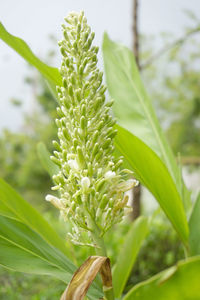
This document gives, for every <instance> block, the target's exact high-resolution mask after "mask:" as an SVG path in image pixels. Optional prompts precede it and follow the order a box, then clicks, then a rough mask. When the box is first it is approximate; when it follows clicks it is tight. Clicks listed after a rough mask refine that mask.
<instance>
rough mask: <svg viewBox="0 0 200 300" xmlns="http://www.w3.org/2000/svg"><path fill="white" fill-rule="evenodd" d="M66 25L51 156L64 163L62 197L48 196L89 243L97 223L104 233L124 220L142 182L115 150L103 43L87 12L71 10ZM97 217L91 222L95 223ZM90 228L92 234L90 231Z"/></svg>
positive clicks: (77, 239) (78, 238) (58, 180)
mask: <svg viewBox="0 0 200 300" xmlns="http://www.w3.org/2000/svg"><path fill="white" fill-rule="evenodd" d="M65 20H66V22H67V23H68V24H69V25H62V28H63V36H64V38H63V40H62V41H60V42H59V46H60V51H61V54H62V57H63V60H62V65H61V68H60V73H61V76H62V86H61V87H57V91H58V101H59V107H58V108H57V113H58V116H59V119H57V120H56V124H57V127H58V138H59V141H60V142H59V143H58V142H56V141H53V144H54V147H55V148H56V151H54V156H52V157H51V158H52V160H53V161H54V162H55V163H56V164H57V165H58V166H59V167H60V171H59V173H58V174H56V175H54V176H53V181H54V182H55V186H54V187H52V190H57V191H59V195H60V197H59V198H57V197H54V196H52V195H47V197H46V200H47V201H50V202H52V204H54V205H55V206H56V207H57V208H58V209H59V210H60V211H61V214H62V216H63V217H64V218H65V219H67V220H70V221H71V223H72V225H73V226H72V233H71V234H70V235H71V238H72V241H73V242H74V243H78V244H81V243H82V244H88V243H89V241H91V233H92V231H93V228H92V226H91V224H92V223H93V224H95V226H96V227H97V228H98V230H99V233H100V235H102V236H103V234H104V233H105V232H106V231H107V230H108V229H109V228H110V227H111V226H112V225H114V224H116V223H118V222H120V221H121V220H122V218H123V216H124V214H125V211H126V209H127V207H128V205H127V202H128V196H127V195H125V192H126V191H128V190H130V189H131V188H132V187H134V186H135V185H136V184H137V182H136V180H134V179H128V178H130V173H131V172H130V171H129V170H121V169H120V167H121V165H122V162H123V161H122V158H115V157H114V155H113V151H114V146H113V138H114V137H115V135H116V134H117V131H116V130H115V129H114V127H113V126H114V124H115V122H116V121H115V120H114V119H113V117H112V116H111V114H110V110H111V106H112V104H113V102H112V101H110V102H106V101H105V91H106V87H105V86H104V85H103V83H102V77H103V74H102V72H100V71H99V69H98V68H97V53H98V47H95V46H92V41H93V39H94V32H91V29H90V27H89V26H88V24H87V19H86V17H85V16H84V13H83V12H80V13H70V14H69V16H68V17H67V18H66V19H65ZM91 220H92V222H91ZM85 233H87V235H86V234H85Z"/></svg>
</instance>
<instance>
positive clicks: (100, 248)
mask: <svg viewBox="0 0 200 300" xmlns="http://www.w3.org/2000/svg"><path fill="white" fill-rule="evenodd" d="M87 219H88V225H89V227H90V228H92V229H93V231H92V233H91V234H92V238H93V241H94V243H95V244H96V246H97V247H96V249H95V250H96V254H97V255H99V256H106V257H107V252H106V247H105V244H104V239H103V237H101V236H100V229H99V228H98V226H97V225H96V223H95V222H94V221H93V220H92V218H91V216H90V215H89V214H88V218H87ZM104 296H105V299H106V300H114V299H115V297H114V291H113V287H112V288H111V289H109V290H107V291H106V290H104Z"/></svg>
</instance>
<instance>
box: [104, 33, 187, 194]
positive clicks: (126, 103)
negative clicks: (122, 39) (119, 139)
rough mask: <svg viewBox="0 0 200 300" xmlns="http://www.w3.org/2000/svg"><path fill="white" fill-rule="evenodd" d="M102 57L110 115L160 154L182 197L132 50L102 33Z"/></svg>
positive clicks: (178, 176) (170, 158)
mask: <svg viewBox="0 0 200 300" xmlns="http://www.w3.org/2000/svg"><path fill="white" fill-rule="evenodd" d="M103 57H104V67H105V73H106V83H107V86H108V91H109V94H110V96H111V97H112V98H113V99H114V100H115V102H114V114H115V116H116V118H117V120H118V123H119V125H121V126H123V127H124V128H126V129H127V130H129V131H130V132H132V133H133V134H134V135H135V136H137V137H138V138H139V139H140V140H142V141H143V142H144V143H145V144H146V145H147V146H148V147H149V148H151V149H152V150H153V151H154V152H155V153H156V154H157V155H158V156H159V157H160V159H161V160H162V161H163V162H164V164H165V165H166V166H167V168H168V170H169V172H170V174H171V176H172V178H173V179H174V182H175V183H176V185H178V190H179V193H180V195H181V196H183V195H182V188H181V185H180V180H179V178H180V174H179V169H178V167H177V164H176V161H175V158H174V156H173V153H172V151H171V148H170V147H169V145H168V143H167V140H166V138H165V136H164V134H163V131H162V129H161V127H160V124H159V122H158V119H157V117H156V114H155V112H154V109H153V107H152V104H151V101H150V99H149V97H148V95H147V93H146V91H145V88H144V86H143V83H142V81H141V78H140V74H139V72H138V68H137V65H136V63H135V59H134V56H133V53H132V51H130V50H129V49H128V48H126V47H124V46H122V45H120V44H118V43H115V42H113V41H111V40H110V39H109V37H108V35H107V34H105V35H104V41H103ZM182 198H183V197H182Z"/></svg>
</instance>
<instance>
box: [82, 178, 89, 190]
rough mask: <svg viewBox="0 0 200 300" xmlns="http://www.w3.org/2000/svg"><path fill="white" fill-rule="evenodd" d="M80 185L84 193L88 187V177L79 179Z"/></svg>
mask: <svg viewBox="0 0 200 300" xmlns="http://www.w3.org/2000/svg"><path fill="white" fill-rule="evenodd" d="M81 185H82V188H83V190H84V191H86V190H87V189H88V188H89V187H90V179H89V178H88V177H83V178H82V179H81Z"/></svg>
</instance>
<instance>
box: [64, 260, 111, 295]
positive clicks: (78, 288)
mask: <svg viewBox="0 0 200 300" xmlns="http://www.w3.org/2000/svg"><path fill="white" fill-rule="evenodd" d="M98 272H100V274H101V278H102V282H103V289H104V290H110V289H112V275H111V268H110V260H109V258H108V257H104V256H90V257H89V258H88V259H87V260H86V261H85V262H84V263H83V264H82V265H81V266H80V268H79V269H78V270H77V271H76V272H75V273H74V275H73V277H72V280H71V281H70V283H69V285H68V287H67V288H66V290H65V291H64V293H63V295H62V296H61V298H60V300H82V299H83V298H84V296H85V295H86V293H87V291H88V289H89V287H90V285H91V283H92V282H93V280H94V279H95V277H96V275H97V273H98Z"/></svg>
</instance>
